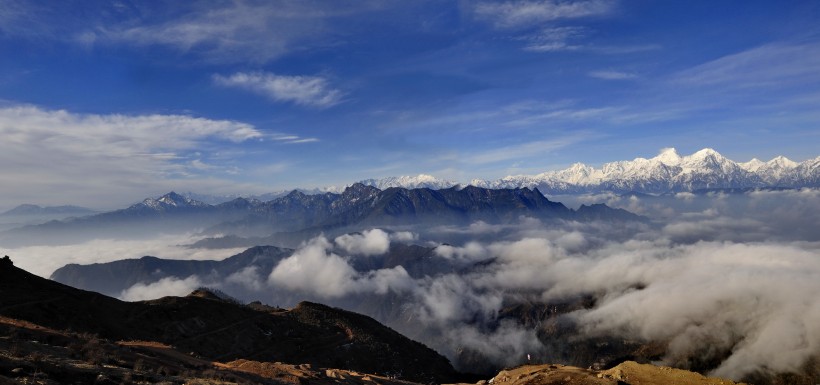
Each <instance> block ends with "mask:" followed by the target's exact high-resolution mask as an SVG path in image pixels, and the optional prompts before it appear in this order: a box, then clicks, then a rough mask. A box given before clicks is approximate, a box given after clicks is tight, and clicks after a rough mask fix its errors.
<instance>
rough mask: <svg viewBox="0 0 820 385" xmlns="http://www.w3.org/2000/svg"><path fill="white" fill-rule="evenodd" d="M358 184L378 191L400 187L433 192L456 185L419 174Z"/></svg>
mask: <svg viewBox="0 0 820 385" xmlns="http://www.w3.org/2000/svg"><path fill="white" fill-rule="evenodd" d="M359 183H361V184H363V185H366V186H373V187H375V188H378V189H379V190H384V189H386V188H390V187H402V188H407V189H414V188H429V189H433V190H439V189H444V188H450V187H453V186H456V185H458V183H457V182H453V181H449V180H444V179H438V178H436V177H434V176H431V175H427V174H419V175H416V176H399V177H388V178H383V179H365V180H362V181H360V182H359Z"/></svg>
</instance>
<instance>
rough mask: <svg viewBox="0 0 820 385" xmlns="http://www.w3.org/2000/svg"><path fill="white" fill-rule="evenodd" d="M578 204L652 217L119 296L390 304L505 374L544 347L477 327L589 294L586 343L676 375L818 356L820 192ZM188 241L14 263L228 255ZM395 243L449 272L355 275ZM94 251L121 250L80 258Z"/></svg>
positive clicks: (577, 200) (347, 243) (356, 254)
mask: <svg viewBox="0 0 820 385" xmlns="http://www.w3.org/2000/svg"><path fill="white" fill-rule="evenodd" d="M573 199H574V201H573V202H569V205H570V206H571V205H573V204H576V205H577V204H581V203H595V202H605V203H607V204H608V205H610V206H613V207H621V208H625V209H628V210H631V211H633V212H636V213H639V214H641V215H645V216H647V217H648V218H650V221H648V222H644V223H630V224H625V223H610V222H591V223H579V222H563V221H561V222H542V221H539V220H536V219H532V218H520V220H519V221H517V222H516V223H511V224H504V225H496V224H488V223H484V222H476V223H473V224H471V225H469V226H465V227H457V226H438V227H431V228H424V227H421V226H419V227H416V228H401V229H367V230H364V231H362V232H360V233H354V234H348V235H342V236H340V237H336V238H334V239H329V238H327V237H324V236H319V237H316V238H314V239H311V240H309V241H306V242H304V243H303V244H302V246H300V247H299V248H298V249H297V250H295V251H294V253H293V254H292V255H291V256H289V257H287V258H285V259H283V260H282V261H281V262H279V263H278V264H277V265H276V266H275V267H274V268H273V269H272V270H271V271H261V270H260V269H259V268H257V267H256V266H248V267H246V268H244V269H242V270H240V271H238V272H237V273H234V274H232V275H231V276H228V277H219V278H218V279H216V280H215V279H214V277H197V276H191V277H179V278H164V279H162V280H160V281H157V282H149V283H140V284H137V285H135V286H133V287H131V288H129V289H127V290H125V291H124V292H123V293H122V295H121V297H122V298H123V299H127V300H140V299H148V298H156V297H159V296H163V295H184V294H187V293H188V292H190V291H191V290H193V289H194V288H196V287H199V286H202V285H208V286H213V287H217V288H222V289H225V290H226V291H228V292H229V293H230V289H231V288H235V287H240V286H241V287H242V288H244V290H246V292H247V293H258V295H256V296H254V295H250V296H248V297H254V298H243V299H247V300H252V299H262V300H263V301H264V300H265V298H268V297H266V296H267V294H266V293H271V292H276V291H283V290H284V291H288V292H291V293H296V294H295V295H294V297H293V298H301V297H305V298H312V299H316V300H321V301H323V302H326V303H330V304H344V303H345V301H344V299H349V298H353V297H357V296H373V295H375V296H385V295H393V296H395V298H400V299H401V300H402V301H404V303H405V306H403V307H402V309H403V313H402V314H403V316H406V317H408V318H410V319H412V320H413V322H414V323H416V326H417V327H418V328H419V329H424V330H427V331H428V332H426V333H416V334H415V336H417V337H418V338H421V339H422V340H424V339H425V338H430V340H427V341H423V342H426V343H428V344H430V345H431V346H433V347H435V348H437V349H439V351H441V352H443V353H444V354H446V355H448V356H450V357H454V356H455V355H456V354H457V351H458V350H459V349H462V348H469V349H471V350H474V351H479V352H482V353H483V354H484V355H485V356H486V357H488V358H489V359H490V360H491V361H493V362H494V363H495V364H497V365H499V366H505V365H513V364H518V363H521V362H522V361H523V360H524V357H525V356H526V354H528V353H530V352H539V351H542V350H543V349H544V347H543V346H542V345H541V343H540V342H539V340H538V338H537V337H536V332H535V330H532V329H531V328H526V327H523V326H521V325H519V324H517V323H515V322H512V321H510V320H506V321H503V322H500V323H497V324H496V325H495V327H492V328H488V327H486V325H485V323H484V321H488V320H493V319H494V317H496V316H497V315H498V313H499V311H501V310H502V308H503V307H504V306H505V305H507V304H509V303H512V302H515V301H522V300H526V301H531V302H542V303H551V302H557V301H562V300H565V299H567V298H578V297H580V296H594V298H595V299H596V301H595V305H594V306H592V307H591V308H585V309H581V310H576V311H573V312H570V313H568V314H566V315H564V317H565V318H566V319H567V321H571V322H573V323H574V324H575V325H577V328H578V329H579V330H580V331H581V332H582V333H583V334H584V335H587V336H593V337H594V336H616V337H621V338H625V339H631V340H637V341H659V342H662V343H664V344H665V345H666V353H665V355H664V357H663V363H666V364H669V365H675V366H681V367H686V366H687V365H688V363H689V362H690V361H691V359H692V357H695V356H697V357H699V358H700V359H705V360H707V361H708V360H709V359H716V360H718V362H719V363H718V364H717V365H716V367H715V369H714V370H713V371H712V373H711V374H714V375H718V376H723V377H729V378H733V379H741V378H743V377H744V376H747V375H750V374H753V373H761V372H762V373H769V372H771V373H775V372H799V371H800V370H801V367H802V365H804V364H805V363H806V362H807V360H809V359H810V358H812V357H818V356H820V190H817V189H802V190H785V191H753V192H747V193H742V194H724V193H715V194H705V195H695V194H689V193H681V194H677V195H674V196H664V197H654V196H617V195H612V194H607V195H594V196H593V195H590V196H576V197H573ZM187 241H190V240H189V239H185V240H181V239H175V238H169V239H160V240H156V243H154V244H152V245H149V246H151V247H153V248H151V247H149V248H148V249H145V248H143V249H142V250H143V251H141V252H138V253H136V254H134V253H132V252H130V251H128V252H126V251H125V250H131V249H134V248H138V247H140V246H139V245H135V244H131V243H117V242H116V241H107V242H111V243H94V242H90V243H86V244H82V245H74V246H69V247H70V248H69V249H65V248H60V247H49V248H21V249H19V250H15V251H14V252H15V254H17V255H24V256H25V258H26V259H27V260H26V261H25V262H23V261H22V260H19V259H15V263H18V260H19V261H20V262H22V263H18V264H19V265H21V266H23V267H24V268H25V267H28V268H30V269H33V270H35V271H37V269H40V271H41V272H48V271H49V270H53V268H56V267H58V266H59V265H61V264H64V263H68V262H82V263H89V262H101V261H108V260H114V259H121V258H124V257H130V256H136V255H138V254H139V255H142V254H152V255H157V256H161V257H166V258H181V257H184V258H203V259H204V258H211V257H217V255H216V254H220V255H221V256H220V257H221V258H224V257H227V256H229V255H232V254H234V253H235V252H236V251H237V250H218V251H208V250H197V251H192V250H189V249H183V248H180V247H178V246H175V245H179V244H184V243H190V242H187ZM99 242H102V241H99ZM169 242H170V243H169ZM396 242H401V243H415V244H419V245H425V246H429V247H435V257H436V258H439V259H440V260H441V261H443V262H446V263H448V264H450V265H452V266H455V267H457V269H454V271H453V272H450V273H444V274H438V275H435V276H425V277H416V278H414V277H411V275H410V274H408V272H407V271H406V270H405V269H404V268H403V267H402V266H396V267H392V268H382V269H376V270H370V271H359V270H356V269H355V268H354V263H353V261H354V260H356V259H357V258H374V257H376V256H379V255H382V254H384V253H386V252H387V251H388V249H389V247H390V244H391V243H396ZM163 244H164V245H166V246H167V245H171V246H167V248H163V246H162V245H163ZM143 246H144V245H143ZM96 248H101V249H106V248H109V249H110V250H119V251H118V252H115V253H113V254H111V253H108V254H106V252H97V253H95V252H93V251H91V250H92V249H96ZM146 250H147V251H146ZM186 250H187V251H186ZM186 252H187V254H186ZM197 253H199V254H197ZM386 321H387V322H389V321H390V320H389V319H388V320H386ZM405 327H406V325H405ZM402 331H405V330H402ZM411 334H412V333H411ZM425 336H426V337H425ZM432 336H435V338H433V337H432Z"/></svg>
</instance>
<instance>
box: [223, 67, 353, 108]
mask: <svg viewBox="0 0 820 385" xmlns="http://www.w3.org/2000/svg"><path fill="white" fill-rule="evenodd" d="M213 81H214V84H216V85H219V86H223V87H234V88H239V89H244V90H248V91H252V92H255V93H258V94H262V95H264V96H267V97H269V98H271V99H272V100H274V101H277V102H291V103H295V104H298V105H303V106H309V107H318V108H327V107H331V106H334V105H336V104H339V103H341V102H342V98H343V96H344V93H343V92H342V91H340V90H338V89H335V88H332V87H331V86H330V83H329V82H328V80H327V79H325V78H323V77H320V76H286V75H277V74H273V73H269V72H237V73H235V74H233V75H230V76H223V75H214V76H213Z"/></svg>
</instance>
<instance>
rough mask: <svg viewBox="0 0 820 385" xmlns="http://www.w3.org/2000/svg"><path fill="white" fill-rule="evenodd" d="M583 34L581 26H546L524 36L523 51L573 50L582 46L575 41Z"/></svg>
mask: <svg viewBox="0 0 820 385" xmlns="http://www.w3.org/2000/svg"><path fill="white" fill-rule="evenodd" d="M583 36H584V28H581V27H557V28H546V29H543V30H541V31H540V32H538V33H536V34H533V35H529V36H525V37H523V38H521V40H525V41H526V42H527V45H526V46H524V50H525V51H532V52H553V51H574V50H578V49H581V48H583V46H582V45H581V44H579V43H577V42H576V41H577V40H578V39H580V38H582V37H583Z"/></svg>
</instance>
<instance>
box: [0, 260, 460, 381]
mask: <svg viewBox="0 0 820 385" xmlns="http://www.w3.org/2000/svg"><path fill="white" fill-rule="evenodd" d="M0 315H3V316H7V317H11V318H15V319H20V320H25V321H29V322H33V323H36V324H39V325H43V326H47V327H50V328H54V329H60V330H68V329H71V330H73V331H78V332H87V333H94V334H97V335H99V336H100V337H102V338H106V339H110V340H115V341H116V340H126V341H128V340H143V341H156V342H159V343H163V344H167V345H171V346H174V347H176V348H177V349H179V350H181V351H185V352H189V351H190V352H193V353H194V354H196V355H197V356H200V357H204V358H207V359H211V360H222V361H228V360H234V359H240V358H244V359H253V360H259V361H281V362H287V363H296V364H302V363H308V364H311V365H315V366H318V367H333V368H343V369H351V370H357V371H362V372H367V373H376V374H385V375H395V376H398V377H401V378H404V379H408V380H413V381H418V382H423V383H427V382H438V383H441V382H448V381H454V380H455V379H456V375H457V373H456V372H455V370H454V369H453V368H452V366H451V365H450V363H449V362H448V361H447V359H445V358H444V357H442V356H440V355H439V354H437V353H436V352H434V351H433V350H431V349H429V348H427V347H426V346H424V345H422V344H420V343H418V342H415V341H412V340H409V339H407V338H406V337H404V336H402V335H401V334H399V333H397V332H395V331H393V330H392V329H389V328H387V327H385V326H383V325H381V324H379V323H378V322H376V321H375V320H373V319H372V318H369V317H366V316H363V315H360V314H356V313H352V312H349V311H345V310H341V309H336V308H331V307H327V306H324V305H320V304H315V303H309V302H302V303H300V304H299V305H298V306H296V307H295V308H293V309H290V310H282V309H276V308H269V307H264V306H242V305H238V304H235V303H231V302H226V301H221V300H215V299H212V298H202V297H201V296H188V297H165V298H161V299H158V300H153V301H144V302H123V301H119V300H117V299H114V298H111V297H107V296H104V295H102V294H98V293H94V292H88V291H84V290H79V289H75V288H72V287H70V286H66V285H63V284H61V283H58V282H54V281H50V280H47V279H43V278H40V277H38V276H35V275H33V274H30V273H28V272H26V271H24V270H21V269H19V268H17V267H15V266H13V264H12V262H11V260H9V259H8V257H6V258H4V259H2V260H0Z"/></svg>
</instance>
